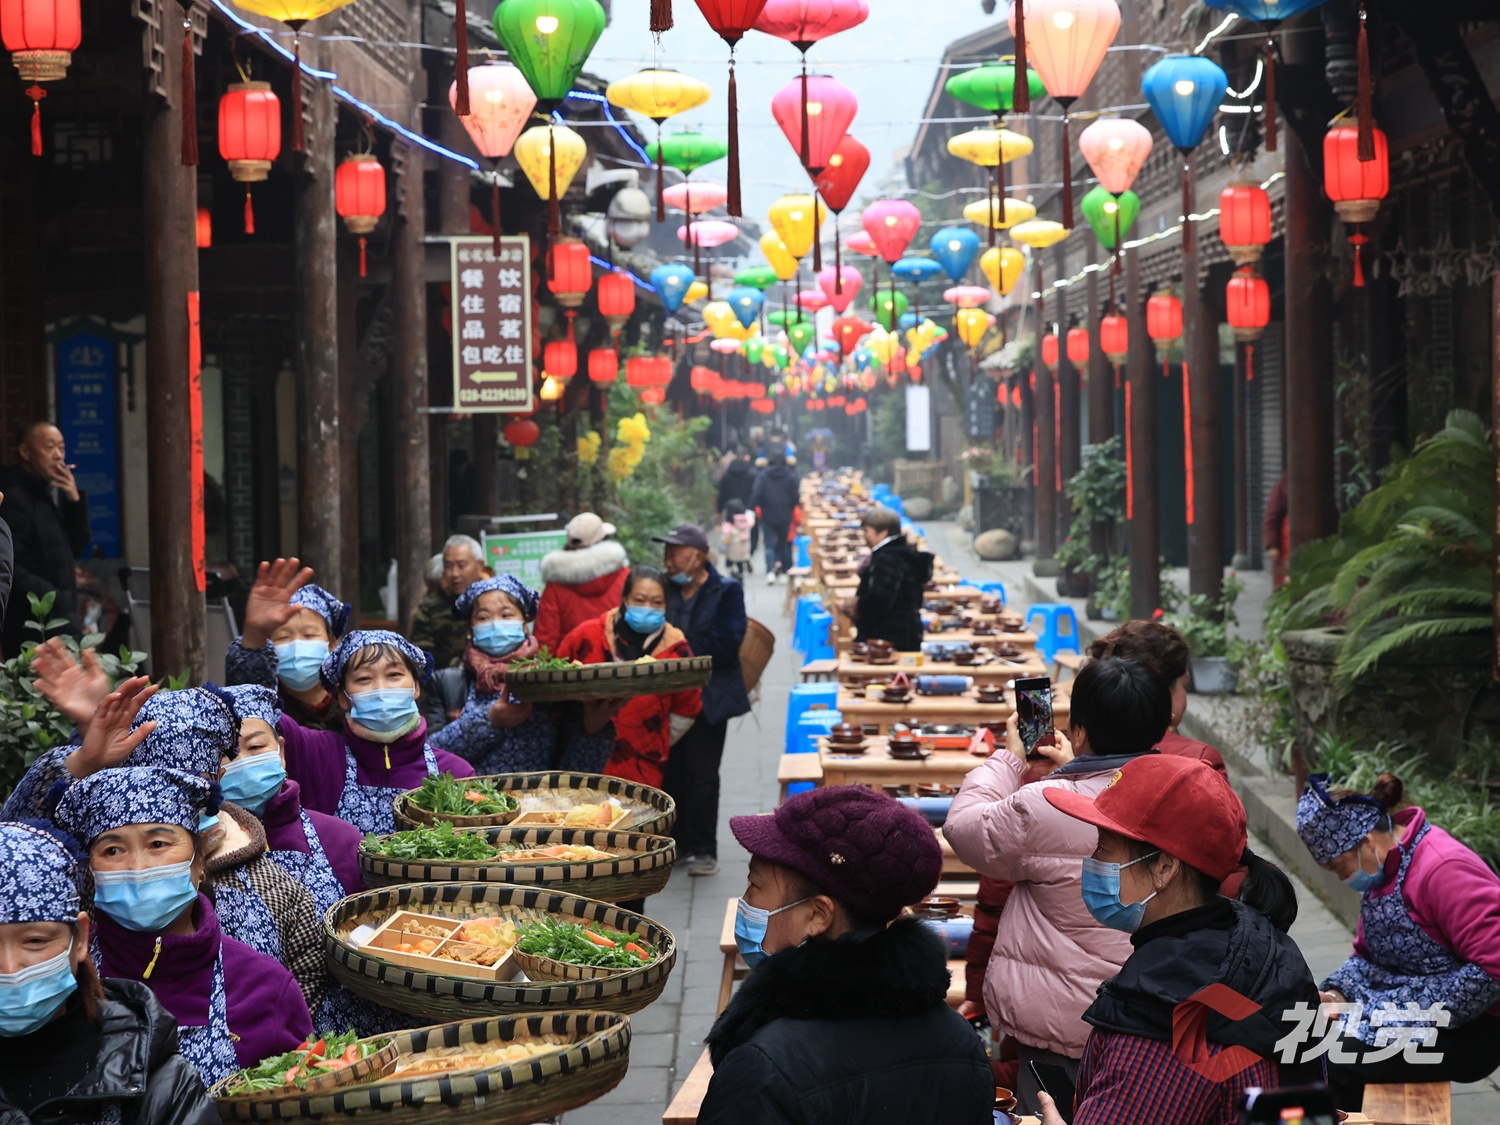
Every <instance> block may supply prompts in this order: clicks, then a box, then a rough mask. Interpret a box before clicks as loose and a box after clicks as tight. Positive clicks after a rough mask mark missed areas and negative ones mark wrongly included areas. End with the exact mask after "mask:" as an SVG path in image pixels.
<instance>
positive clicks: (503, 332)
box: [450, 236, 536, 414]
mask: <svg viewBox="0 0 1500 1125" xmlns="http://www.w3.org/2000/svg"><path fill="white" fill-rule="evenodd" d="M450 242H451V244H452V247H453V405H454V409H456V410H459V411H463V412H478V411H487V412H490V413H494V414H530V413H531V412H532V411H533V410H534V409H535V408H536V404H535V402H534V400H533V398H532V369H531V240H530V239H528V238H526V237H524V236H522V237H517V238H502V239H500V244H499V249H498V250H496V249H495V245H494V240H493V239H491V238H488V237H480V238H454V239H451V240H450Z"/></svg>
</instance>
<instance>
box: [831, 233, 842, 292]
mask: <svg viewBox="0 0 1500 1125" xmlns="http://www.w3.org/2000/svg"><path fill="white" fill-rule="evenodd" d="M833 294H834V296H836V297H842V296H843V295H844V251H843V248H842V247H841V246H840V245H839V224H838V219H836V218H835V219H834V221H833Z"/></svg>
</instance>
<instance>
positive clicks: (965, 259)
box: [930, 227, 979, 281]
mask: <svg viewBox="0 0 1500 1125" xmlns="http://www.w3.org/2000/svg"><path fill="white" fill-rule="evenodd" d="M930 245H931V246H932V256H933V257H934V258H936V259H937V262H938V265H940V266H942V267H943V271H944V272H945V273H947V275H948V276H949V277H950V278H951V279H952V280H954V281H958V280H959V279H960V278H962V277H963V275H964V274H966V273H968V272H969V266H971V265H972V264H973V262H974V255H976V254H978V253H979V236H978V235H977V234H975V233H974V232H973V231H972V230H970V229H969V228H968V227H944V228H943V229H942V230H940V231H936V232H934V234H933V236H932V242H931V243H930Z"/></svg>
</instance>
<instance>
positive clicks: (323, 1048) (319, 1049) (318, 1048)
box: [307, 1039, 328, 1059]
mask: <svg viewBox="0 0 1500 1125" xmlns="http://www.w3.org/2000/svg"><path fill="white" fill-rule="evenodd" d="M327 1053H328V1040H326V1039H319V1040H318V1041H317V1042H316V1043H314V1044H313V1045H312V1046H311V1047H309V1048H308V1049H307V1057H308V1058H310V1059H321V1058H322V1057H323V1056H324V1055H326V1054H327Z"/></svg>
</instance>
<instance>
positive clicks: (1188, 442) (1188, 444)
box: [1182, 363, 1195, 527]
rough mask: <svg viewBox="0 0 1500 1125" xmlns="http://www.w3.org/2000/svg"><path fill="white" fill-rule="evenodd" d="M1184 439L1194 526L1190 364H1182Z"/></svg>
mask: <svg viewBox="0 0 1500 1125" xmlns="http://www.w3.org/2000/svg"><path fill="white" fill-rule="evenodd" d="M1182 440H1183V447H1182V448H1183V449H1184V450H1185V451H1186V453H1187V497H1186V499H1187V522H1188V526H1189V527H1191V526H1193V514H1194V513H1193V507H1194V499H1195V498H1194V495H1193V487H1194V485H1193V380H1192V376H1191V374H1190V373H1189V371H1188V365H1187V364H1186V363H1184V364H1183V365H1182Z"/></svg>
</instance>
